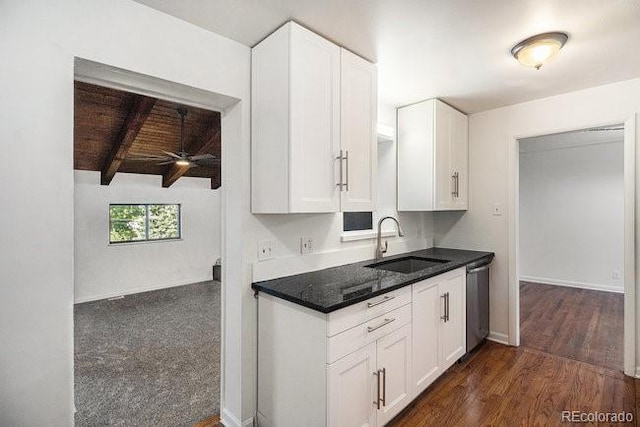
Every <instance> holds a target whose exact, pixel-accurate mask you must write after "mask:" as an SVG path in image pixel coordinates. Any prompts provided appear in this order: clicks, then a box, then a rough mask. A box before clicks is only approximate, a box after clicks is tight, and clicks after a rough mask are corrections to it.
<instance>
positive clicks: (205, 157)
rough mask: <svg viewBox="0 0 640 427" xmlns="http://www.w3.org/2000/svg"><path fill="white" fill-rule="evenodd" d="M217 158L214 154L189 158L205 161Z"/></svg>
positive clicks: (190, 157)
mask: <svg viewBox="0 0 640 427" xmlns="http://www.w3.org/2000/svg"><path fill="white" fill-rule="evenodd" d="M215 158H216V156H214V155H213V154H208V153H207V154H198V155H197V156H189V160H204V159H215Z"/></svg>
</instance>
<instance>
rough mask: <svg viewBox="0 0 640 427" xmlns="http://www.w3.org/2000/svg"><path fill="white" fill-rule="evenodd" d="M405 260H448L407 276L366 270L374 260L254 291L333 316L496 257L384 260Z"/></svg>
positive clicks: (260, 285) (451, 253)
mask: <svg viewBox="0 0 640 427" xmlns="http://www.w3.org/2000/svg"><path fill="white" fill-rule="evenodd" d="M406 256H417V257H425V258H432V259H438V260H446V261H447V262H444V263H441V264H438V265H436V266H433V267H430V268H427V269H424V270H420V271H416V272H414V273H409V274H405V273H397V272H394V271H385V270H380V269H375V268H369V267H365V266H366V265H369V264H372V263H374V262H376V260H373V259H371V260H368V261H361V262H356V263H353V264H346V265H341V266H338V267H332V268H327V269H324V270H318V271H312V272H309V273H303V274H296V275H294V276H287V277H281V278H278V279H272V280H265V281H262V282H255V283H253V284H252V285H251V287H252V288H253V289H254V290H256V291H260V292H264V293H267V294H270V295H274V296H276V297H279V298H282V299H285V300H287V301H291V302H294V303H296V304H300V305H302V306H305V307H308V308H311V309H313V310H316V311H320V312H322V313H330V312H332V311H335V310H338V309H340V308H344V307H347V306H350V305H352V304H356V303H358V302H361V301H364V300H367V299H369V298H372V297H374V296H376V295H381V294H384V293H386V292H389V291H392V290H394V289H398V288H401V287H403V286H407V285H410V284H412V283H415V282H418V281H420V280H424V279H428V278H429V277H433V276H437V275H438V274H442V273H445V272H447V271H450V270H455V269H456V268H459V267H462V266H465V265H468V264H471V263H475V262H478V261H484V260H487V261H491V260H492V259H493V256H494V254H493V252H478V251H466V250H460V249H448V248H430V249H423V250H419V251H413V252H407V253H404V254H398V255H394V256H389V257H385V258H384V261H388V260H393V259H397V258H403V257H406Z"/></svg>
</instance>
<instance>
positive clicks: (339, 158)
mask: <svg viewBox="0 0 640 427" xmlns="http://www.w3.org/2000/svg"><path fill="white" fill-rule="evenodd" d="M336 160H337V161H338V162H340V179H339V182H338V183H337V184H336V187H339V188H340V191H342V187H343V186H344V184H343V183H342V150H340V154H339V155H338V157H336Z"/></svg>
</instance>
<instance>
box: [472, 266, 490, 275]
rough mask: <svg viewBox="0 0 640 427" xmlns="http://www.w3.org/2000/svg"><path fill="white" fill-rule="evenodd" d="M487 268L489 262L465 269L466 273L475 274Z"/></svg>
mask: <svg viewBox="0 0 640 427" xmlns="http://www.w3.org/2000/svg"><path fill="white" fill-rule="evenodd" d="M488 269H489V264H485V265H481V266H480V267H477V268H473V269H471V270H467V274H475V273H479V272H481V271H485V270H488Z"/></svg>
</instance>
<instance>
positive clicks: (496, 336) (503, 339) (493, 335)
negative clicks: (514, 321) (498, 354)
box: [487, 331, 509, 345]
mask: <svg viewBox="0 0 640 427" xmlns="http://www.w3.org/2000/svg"><path fill="white" fill-rule="evenodd" d="M487 339H488V340H489V341H493V342H497V343H498V344H504V345H509V335H507V334H501V333H499V332H493V331H491V332H489V336H488V337H487Z"/></svg>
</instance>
